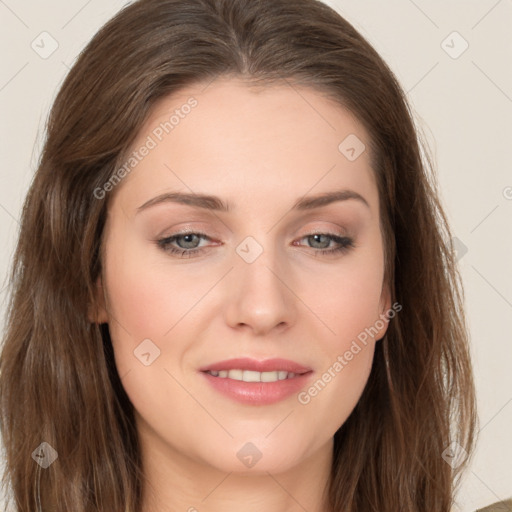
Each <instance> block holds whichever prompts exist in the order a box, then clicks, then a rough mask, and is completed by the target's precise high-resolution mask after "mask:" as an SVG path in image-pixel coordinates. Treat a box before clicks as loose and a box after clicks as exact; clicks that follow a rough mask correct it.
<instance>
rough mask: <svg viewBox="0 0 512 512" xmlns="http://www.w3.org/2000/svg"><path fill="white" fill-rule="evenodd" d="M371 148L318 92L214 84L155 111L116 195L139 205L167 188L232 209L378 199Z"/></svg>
mask: <svg viewBox="0 0 512 512" xmlns="http://www.w3.org/2000/svg"><path fill="white" fill-rule="evenodd" d="M346 141H348V142H346ZM369 143H370V140H369V135H368V133H367V132H366V131H365V129H364V128H363V126H362V124H361V123H359V122H358V120H357V119H356V118H355V117H354V116H353V115H352V114H351V113H350V112H349V111H348V110H346V109H344V108H343V107H342V106H341V105H339V104H337V103H335V102H334V101H332V100H330V99H328V98H326V97H325V96H324V95H322V94H321V93H320V92H318V91H316V90H313V89H310V88H305V87H299V86H297V85H292V84H291V83H284V84H280V85H267V86H262V85H258V86H254V85H250V84H247V83H246V82H243V81H241V80H237V79H226V78H224V79H217V80H215V81H214V82H212V83H210V84H198V85H195V86H191V87H187V88H185V89H182V90H181V91H179V92H178V93H175V94H172V95H170V96H167V97H164V98H162V99H160V100H159V101H158V102H157V103H156V104H155V105H154V106H153V108H152V110H151V112H150V115H149V117H148V119H147V120H146V122H145V123H144V125H143V126H142V128H141V129H140V131H139V133H138V135H137V137H136V140H135V141H134V143H133V144H132V145H131V148H130V150H129V151H128V155H127V158H129V157H130V155H133V152H137V151H138V152H139V153H140V150H141V149H142V148H143V147H148V148H150V149H149V150H148V149H146V150H145V151H144V155H145V156H144V157H143V158H141V159H140V160H138V161H137V162H135V165H133V166H132V167H131V170H130V172H129V174H128V176H127V177H126V178H124V179H123V180H122V183H121V184H120V185H119V186H118V187H117V190H116V195H117V194H118V193H120V192H121V189H126V190H125V191H124V192H122V193H121V195H123V196H124V197H125V199H127V200H128V201H130V202H133V201H139V202H140V201H142V200H144V199H146V200H147V199H149V198H150V197H151V195H152V194H156V193H161V192H165V191H167V190H181V191H184V192H190V191H193V192H198V193H208V194H215V195H220V196H222V197H225V198H226V199H227V200H229V203H230V204H233V205H234V206H235V207H236V206H237V204H238V203H240V202H242V203H243V200H244V198H248V197H247V195H248V193H249V192H250V193H251V197H252V198H253V199H257V198H258V196H260V195H261V196H265V197H268V196H269V194H273V195H274V196H275V198H276V200H277V201H284V200H285V198H286V196H287V195H290V197H291V198H292V199H293V200H296V199H297V197H298V196H302V195H305V194H308V191H311V193H312V194H313V193H318V192H322V191H326V190H329V189H331V188H333V187H335V188H340V186H343V187H346V188H352V189H355V190H356V191H358V192H359V193H361V194H362V193H364V194H365V195H366V196H369V197H367V199H368V200H369V201H372V200H373V201H374V200H376V199H377V197H376V195H375V194H376V190H375V182H374V177H373V171H372V169H371V166H370V155H369ZM347 144H348V146H353V147H354V148H355V150H356V151H357V152H358V153H359V152H360V151H361V153H360V154H359V155H357V153H356V157H357V158H355V159H354V158H349V157H350V156H351V154H350V153H348V154H347V153H346V150H347ZM365 146H366V150H363V149H362V148H364V147H365ZM348 149H351V148H348ZM352 156H353V152H352ZM372 196H373V197H372Z"/></svg>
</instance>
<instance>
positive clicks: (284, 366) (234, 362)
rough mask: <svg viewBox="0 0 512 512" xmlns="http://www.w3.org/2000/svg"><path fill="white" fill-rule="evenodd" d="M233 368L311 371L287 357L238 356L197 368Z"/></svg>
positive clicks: (205, 370)
mask: <svg viewBox="0 0 512 512" xmlns="http://www.w3.org/2000/svg"><path fill="white" fill-rule="evenodd" d="M235 369H240V370H252V371H255V372H275V371H278V370H283V371H287V372H289V373H307V372H310V371H311V368H308V367H307V366H303V365H301V364H299V363H296V362H295V361H290V360H289V359H279V358H274V359H265V360H264V361H258V360H257V359H251V358H248V357H239V358H236V359H227V360H225V361H218V362H216V363H212V364H209V365H207V366H203V367H202V368H199V370H200V371H202V372H207V371H221V370H235Z"/></svg>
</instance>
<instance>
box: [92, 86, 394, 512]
mask: <svg viewBox="0 0 512 512" xmlns="http://www.w3.org/2000/svg"><path fill="white" fill-rule="evenodd" d="M205 87H206V85H205V84H201V85H197V86H195V87H189V88H187V89H186V90H183V91H180V93H179V94H176V95H173V96H172V97H167V98H165V99H163V100H161V101H160V102H159V103H158V104H157V105H156V107H155V108H154V109H153V111H152V114H151V116H150V118H149V119H148V120H147V122H146V123H145V125H144V127H143V128H142V130H141V131H140V133H139V134H138V136H137V140H136V141H135V142H134V144H133V148H134V150H136V149H137V148H140V147H141V146H142V145H144V143H145V141H147V140H148V139H147V138H148V136H151V137H152V138H153V139H154V140H155V141H156V142H157V144H156V147H154V148H151V149H150V151H149V152H148V153H147V155H146V156H144V158H143V159H142V160H141V161H140V163H138V164H137V166H136V167H135V168H134V169H133V171H131V172H130V173H129V174H128V175H127V176H126V177H125V178H124V179H123V180H122V182H121V183H119V184H118V185H117V186H116V188H115V191H114V192H113V193H112V194H113V195H112V197H111V198H110V199H111V203H110V205H109V214H108V220H107V224H106V232H105V239H104V244H105V245H104V250H105V252H104V261H103V277H102V278H101V279H100V280H99V281H98V305H99V307H98V308H97V310H96V312H92V313H91V319H92V320H93V321H96V322H108V324H109V329H110V333H111V337H112V343H113V347H114V352H115V359H116V365H117V368H118V371H119V375H120V376H121V377H122V382H123V385H124V388H125V390H126V392H127V394H128V396H129V398H130V400H131V401H132V403H133V405H134V407H135V410H136V420H137V426H138V430H139V433H140V439H141V446H142V453H143V461H144V471H145V475H146V477H147V480H148V482H149V484H148V488H147V490H146V493H145V496H144V504H143V511H144V512H170V511H190V512H192V511H194V510H197V511H199V512H217V511H218V512H220V511H222V512H232V511H237V512H238V511H239V510H240V509H243V510H247V511H254V512H256V511H261V510H265V511H266V512H283V511H289V512H295V511H297V512H298V511H301V512H303V511H304V510H307V511H309V512H326V511H327V510H328V509H327V506H326V503H325V502H324V501H323V492H324V489H325V488H326V485H327V483H328V480H329V475H330V469H331V462H332V447H333V436H334V434H335V432H336V430H337V429H338V428H339V427H340V426H341V425H342V424H343V423H344V422H345V420H346V419H347V417H348V416H349V415H350V413H351V412H352V410H353V408H354V407H355V405H356V403H357V402H358V400H359V398H360V396H361V394H362V392H363V389H364V387H365V385H366V383H367V380H368V376H369V372H370V368H371V363H372V359H373V354H374V347H375V343H377V342H378V340H380V339H381V338H382V337H383V336H384V334H385V331H386V328H387V323H386V325H385V326H384V327H381V328H379V329H378V330H377V332H376V334H375V335H374V336H373V337H371V336H370V337H369V338H368V340H367V343H366V344H362V343H359V345H360V350H359V351H358V352H357V353H356V354H354V355H353V357H351V358H350V360H346V358H345V359H344V361H345V363H346V364H343V369H342V370H341V371H335V372H334V373H333V370H332V369H333V364H334V363H335V362H336V361H339V359H338V356H343V355H344V354H345V353H346V352H347V351H350V348H351V346H352V347H353V341H354V340H356V339H357V336H358V335H359V334H360V333H361V332H362V331H364V329H365V328H369V327H371V326H374V325H377V324H376V322H377V321H378V320H379V318H382V316H381V315H382V314H383V313H385V312H386V311H388V310H389V308H390V307H391V303H390V300H389V293H388V290H387V288H386V287H384V286H383V276H384V254H383V245H382V235H381V231H380V224H379V221H380V219H379V197H378V191H377V187H376V183H375V180H374V176H373V171H372V169H371V167H370V160H369V154H368V151H363V152H362V153H361V154H360V156H358V157H357V158H356V159H355V160H353V161H351V160H350V159H348V158H347V157H346V155H345V154H343V153H342V152H341V151H340V150H339V149H338V146H339V144H340V143H341V142H342V141H343V140H344V139H345V138H346V137H347V136H348V135H350V134H355V135H356V136H357V137H358V139H359V140H361V141H362V142H363V143H364V144H365V145H366V147H367V148H368V147H369V138H368V134H367V133H366V131H365V130H364V129H363V127H362V125H361V124H360V123H359V122H358V121H357V120H356V119H354V117H353V116H351V115H350V114H349V113H348V111H346V110H345V109H343V108H341V107H340V106H338V105H337V104H335V103H333V102H332V101H330V100H328V99H326V98H325V97H323V96H322V95H321V94H320V93H318V92H315V91H313V90H311V89H306V88H298V87H294V88H292V87H290V86H289V85H287V84H283V85H282V86H281V85H279V86H277V85H273V86H267V87H266V88H263V89H259V90H254V89H251V88H249V87H248V86H247V85H246V84H245V83H242V82H240V81H238V80H234V79H218V80H216V81H214V82H213V83H212V84H210V85H209V86H208V87H206V88H205ZM299 93H300V94H299ZM191 96H193V97H194V98H195V99H196V100H197V105H196V106H195V107H194V108H193V109H191V110H190V112H189V113H188V114H187V115H185V116H183V117H182V118H180V120H179V124H177V125H176V126H175V127H174V129H173V130H172V131H170V132H169V133H168V134H167V133H166V134H165V135H164V136H163V137H162V138H161V140H158V139H157V138H156V136H155V135H154V134H155V132H154V130H155V128H156V127H158V126H159V124H160V123H161V122H163V121H165V120H168V119H169V116H170V113H172V111H174V110H175V109H177V108H180V106H182V105H184V104H185V103H186V101H187V99H188V98H190V97H191ZM187 111H188V109H187ZM157 133H158V132H157ZM341 189H349V190H351V191H354V192H356V193H357V194H360V195H361V196H362V197H363V198H364V199H365V200H366V202H367V204H365V203H364V202H363V201H361V200H357V199H348V200H344V201H336V202H332V203H330V204H327V205H324V206H321V207H317V208H314V209H308V210H294V209H293V205H294V203H295V202H296V201H297V200H299V199H301V198H303V197H304V196H306V197H311V196H314V195H317V194H321V193H325V192H332V191H335V190H341ZM171 191H178V192H184V193H191V192H194V193H201V194H209V195H215V196H218V197H220V198H221V199H222V200H223V201H224V202H228V203H229V205H230V211H228V212H223V211H209V210H207V209H203V208H199V207H194V206H191V205H185V204H178V203H176V202H171V201H164V202H160V203H158V204H154V205H152V206H148V207H146V208H143V209H138V208H139V207H140V206H141V205H143V204H145V203H147V202H148V201H149V200H151V199H152V198H155V197H157V196H159V195H161V194H163V193H167V192H171ZM182 229H189V230H190V231H191V232H198V231H199V232H200V233H205V234H206V235H207V238H204V237H201V236H199V237H194V236H192V237H189V238H188V239H187V238H186V237H185V238H184V237H183V236H182V237H181V238H178V239H175V241H173V242H172V243H169V244H168V246H167V249H165V248H163V247H161V246H159V245H158V243H157V242H156V241H157V240H159V239H163V238H165V237H170V236H171V235H174V234H176V233H177V232H178V231H180V230H182ZM315 232H316V233H317V234H318V233H323V234H325V235H324V236H320V237H316V239H315V237H314V236H311V235H314V234H315ZM329 234H331V235H335V236H339V237H349V238H351V239H352V241H353V244H354V246H353V247H349V248H348V249H346V250H345V251H341V252H337V253H332V254H327V253H326V251H327V250H329V249H332V248H336V247H339V246H340V245H341V244H340V243H339V242H336V239H333V238H329V236H327V235H329ZM247 237H251V238H250V239H249V241H248V240H246V239H247ZM169 247H174V248H176V249H179V250H180V253H179V254H172V253H170V252H169V250H168V248H169ZM192 247H193V248H199V249H201V250H202V252H200V253H196V254H193V255H191V256H190V257H187V255H186V254H185V255H183V256H181V254H182V253H183V252H186V251H190V250H193V249H192ZM258 247H259V248H261V251H262V252H261V254H259V256H258V257H257V258H256V259H254V261H251V262H248V261H247V259H244V257H242V256H243V255H244V254H251V253H252V254H254V251H257V250H258ZM237 248H239V249H240V248H243V249H244V251H245V252H244V251H240V250H239V251H238V252H237ZM322 251H323V253H322ZM378 325H381V324H378ZM146 339H149V340H151V343H152V344H154V346H156V347H158V349H159V350H160V354H159V356H158V357H157V358H156V359H154V360H153V361H152V362H151V364H149V365H145V364H143V363H142V362H141V360H140V359H139V358H138V357H136V356H135V355H134V350H136V349H137V347H138V346H139V345H140V344H141V342H142V341H143V340H146ZM146 343H147V342H146ZM147 347H149V348H148V349H147V350H146V353H147V352H148V351H149V353H150V355H151V358H152V357H154V354H155V353H156V352H155V350H156V349H154V348H153V345H151V344H149V345H147ZM243 356H246V357H251V358H254V359H258V360H265V359H269V358H274V357H281V358H285V359H291V360H293V361H295V362H298V363H300V364H302V365H304V366H307V367H309V368H311V369H312V370H313V372H312V374H311V377H310V380H309V381H308V385H307V386H306V387H305V389H304V390H303V391H304V393H303V394H302V395H301V396H302V402H301V401H300V400H299V399H298V395H297V394H294V395H292V396H290V397H288V398H286V399H284V400H282V401H280V402H277V403H274V404H269V405H251V404H241V403H238V402H236V401H234V400H232V399H231V398H228V397H226V396H224V395H222V394H220V393H219V392H218V391H217V390H215V389H214V388H212V386H210V384H209V383H208V382H207V380H206V379H205V378H204V375H202V374H201V372H199V368H200V367H202V366H205V365H208V364H211V363H213V362H216V361H220V360H225V359H230V358H233V357H243ZM145 357H146V360H147V359H148V357H150V356H147V355H146V356H145ZM329 368H331V379H330V380H329V381H328V382H327V377H322V376H323V375H324V373H325V372H327V371H328V369H329ZM319 379H323V382H324V383H326V384H325V386H323V387H322V388H320V390H319V391H317V393H316V394H315V393H314V392H312V393H310V394H308V393H307V391H308V389H309V388H310V387H311V386H313V385H314V384H315V382H316V381H317V380H319ZM308 397H309V401H307V398H308ZM306 402H307V403H306ZM247 443H252V445H254V446H255V447H256V448H257V450H258V452H259V453H260V454H261V458H260V459H259V460H258V461H257V462H256V464H254V465H253V466H252V467H248V465H247V464H246V463H244V462H242V461H241V459H240V458H239V457H238V456H237V453H239V451H240V450H241V449H242V448H243V447H244V446H245V447H247V446H249V445H247ZM252 445H251V446H252ZM246 449H247V448H246ZM250 449H251V450H254V449H253V448H250ZM255 453H256V452H255Z"/></svg>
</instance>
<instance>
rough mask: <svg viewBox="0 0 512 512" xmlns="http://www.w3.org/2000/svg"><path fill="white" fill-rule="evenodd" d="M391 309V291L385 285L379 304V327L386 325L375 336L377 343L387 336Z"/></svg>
mask: <svg viewBox="0 0 512 512" xmlns="http://www.w3.org/2000/svg"><path fill="white" fill-rule="evenodd" d="M390 309H391V292H390V291H389V286H388V285H387V284H386V283H384V284H383V285H382V293H381V296H380V303H379V315H380V316H379V320H381V321H379V323H378V325H381V324H382V323H383V324H384V325H383V327H382V328H381V329H379V332H378V333H377V335H376V336H375V340H376V341H380V340H381V339H382V338H384V336H385V335H386V332H387V330H388V325H389V318H388V312H389V311H390Z"/></svg>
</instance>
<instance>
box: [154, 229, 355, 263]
mask: <svg viewBox="0 0 512 512" xmlns="http://www.w3.org/2000/svg"><path fill="white" fill-rule="evenodd" d="M187 235H199V236H200V237H201V238H203V239H204V238H206V239H210V238H209V236H208V235H206V234H205V233H201V232H199V231H185V232H183V233H177V234H175V235H171V236H168V237H165V238H161V239H159V240H156V244H157V245H158V247H160V248H161V249H162V250H164V251H165V252H168V253H171V254H180V253H181V256H180V257H181V258H190V257H191V256H193V255H194V254H197V253H201V252H203V251H204V248H200V249H177V248H176V247H172V246H171V245H170V244H171V243H172V242H174V241H176V239H178V238H181V237H184V236H187ZM315 235H323V236H327V237H329V238H330V239H331V240H333V241H334V242H336V243H338V244H339V246H338V247H334V248H332V249H313V250H314V251H315V255H317V254H318V253H320V254H321V255H322V256H330V255H334V254H341V253H345V252H348V251H350V250H351V249H353V248H354V247H355V244H354V240H353V239H352V238H349V237H346V236H338V235H336V234H335V233H320V232H315V233H311V234H309V235H306V236H303V237H302V238H300V240H303V239H304V238H309V237H312V236H315Z"/></svg>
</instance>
